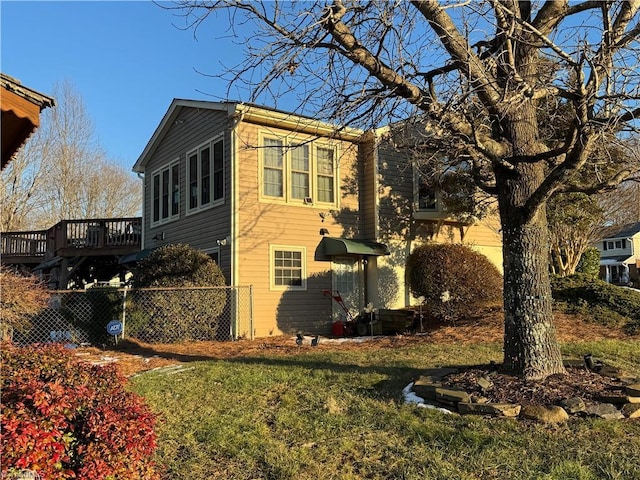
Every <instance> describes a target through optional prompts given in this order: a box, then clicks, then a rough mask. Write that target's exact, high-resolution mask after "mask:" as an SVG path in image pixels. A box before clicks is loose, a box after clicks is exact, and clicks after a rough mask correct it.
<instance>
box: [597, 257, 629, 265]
mask: <svg viewBox="0 0 640 480" xmlns="http://www.w3.org/2000/svg"><path fill="white" fill-rule="evenodd" d="M630 263H633V257H629V258H627V259H625V260H623V261H620V260H615V259H613V258H604V259H602V260H600V265H628V264H630Z"/></svg>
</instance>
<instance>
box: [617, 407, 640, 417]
mask: <svg viewBox="0 0 640 480" xmlns="http://www.w3.org/2000/svg"><path fill="white" fill-rule="evenodd" d="M621 413H622V414H623V415H624V416H625V417H627V418H640V403H627V404H625V405H623V406H622V410H621Z"/></svg>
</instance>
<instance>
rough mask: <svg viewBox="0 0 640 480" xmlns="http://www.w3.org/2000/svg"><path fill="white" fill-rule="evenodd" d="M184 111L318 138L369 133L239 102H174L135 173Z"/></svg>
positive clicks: (147, 146) (347, 137)
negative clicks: (224, 114)
mask: <svg viewBox="0 0 640 480" xmlns="http://www.w3.org/2000/svg"><path fill="white" fill-rule="evenodd" d="M182 108H200V109H207V110H215V111H221V112H227V115H228V116H229V117H236V118H237V119H238V120H245V121H251V122H255V123H259V124H261V125H269V126H273V127H278V128H283V129H286V130H291V131H296V132H304V133H309V134H312V135H318V136H330V137H334V138H340V139H344V140H351V141H356V140H358V139H359V138H360V137H362V136H363V135H364V133H365V132H364V131H363V130H359V129H355V128H350V127H340V126H337V125H333V124H330V123H325V122H322V121H320V120H317V119H314V118H311V117H307V116H304V115H296V114H293V113H290V112H285V111H282V110H277V109H274V108H270V107H263V106H259V105H254V104H251V103H242V102H237V101H229V102H210V101H206V100H185V99H179V98H174V99H173V101H172V102H171V105H170V106H169V108H168V110H167V112H166V113H165V114H164V117H162V120H161V121H160V124H159V125H158V127H157V128H156V130H155V132H154V133H153V135H152V136H151V139H150V140H149V142H148V143H147V145H146V146H145V148H144V150H143V152H142V154H141V155H140V157H139V158H138V160H137V161H136V163H135V165H134V166H133V171H134V172H137V173H143V172H144V168H145V166H146V164H147V162H148V161H149V160H150V159H151V157H152V156H153V153H154V151H155V149H156V147H157V146H158V143H159V140H160V139H162V138H163V137H164V136H165V135H166V133H167V131H168V130H169V129H170V128H171V127H172V126H173V124H174V123H176V122H177V121H178V120H179V118H178V117H179V115H180V111H181V110H182Z"/></svg>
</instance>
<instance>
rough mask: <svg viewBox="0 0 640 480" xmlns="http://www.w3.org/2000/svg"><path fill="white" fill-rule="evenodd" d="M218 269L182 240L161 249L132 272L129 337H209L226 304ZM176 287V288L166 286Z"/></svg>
mask: <svg viewBox="0 0 640 480" xmlns="http://www.w3.org/2000/svg"><path fill="white" fill-rule="evenodd" d="M224 286H225V279H224V275H223V273H222V270H220V267H219V266H218V265H217V264H216V263H215V262H214V261H213V260H212V259H211V258H210V257H209V256H208V255H207V254H206V253H204V252H202V251H200V250H198V249H195V248H193V247H191V246H189V245H186V244H170V245H165V246H163V247H160V248H158V249H156V250H154V251H153V253H152V254H151V255H150V256H149V257H147V258H145V259H143V260H141V261H140V262H139V264H138V265H137V267H136V268H135V269H134V271H133V287H134V288H136V289H141V288H145V289H153V288H161V289H162V290H161V291H160V290H158V291H152V290H149V291H144V292H135V293H134V295H132V296H131V297H130V300H129V301H130V304H129V306H130V307H131V308H130V309H128V310H129V312H130V313H129V316H128V319H127V332H128V335H129V336H132V337H135V338H138V339H140V340H143V341H155V342H167V343H168V342H176V341H189V340H212V339H215V338H216V334H217V331H218V328H219V323H220V320H219V319H220V314H221V313H222V312H223V311H224V308H225V305H226V303H227V291H226V290H225V289H224V288H220V289H215V288H214V289H211V288H208V289H206V288H202V287H224ZM172 288H175V289H176V290H171V289H172Z"/></svg>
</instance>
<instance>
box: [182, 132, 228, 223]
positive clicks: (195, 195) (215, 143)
mask: <svg viewBox="0 0 640 480" xmlns="http://www.w3.org/2000/svg"><path fill="white" fill-rule="evenodd" d="M223 147H224V143H223V140H222V138H219V139H217V140H212V141H210V142H207V143H205V144H204V145H201V146H200V147H198V148H197V149H196V150H193V151H191V152H189V153H188V154H187V178H188V183H189V208H188V210H189V212H192V211H197V210H201V209H204V208H208V207H210V206H212V205H215V204H217V203H219V202H220V201H221V200H222V199H223V198H224V148H223Z"/></svg>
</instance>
